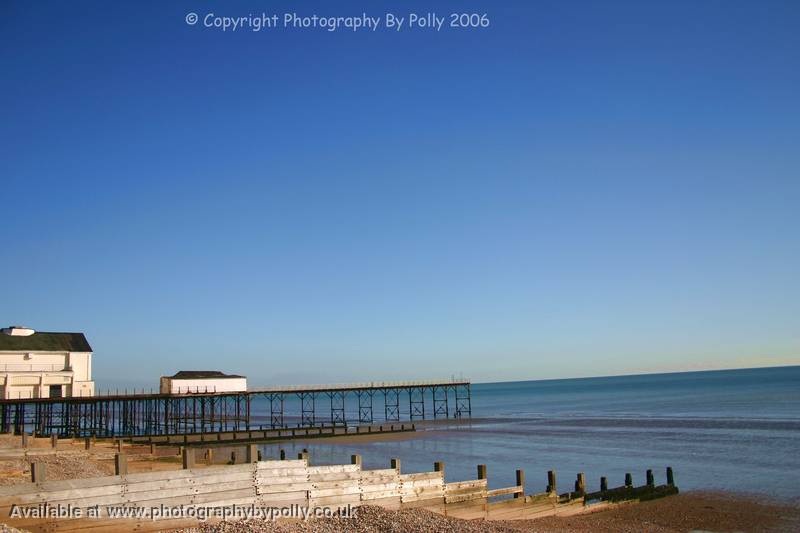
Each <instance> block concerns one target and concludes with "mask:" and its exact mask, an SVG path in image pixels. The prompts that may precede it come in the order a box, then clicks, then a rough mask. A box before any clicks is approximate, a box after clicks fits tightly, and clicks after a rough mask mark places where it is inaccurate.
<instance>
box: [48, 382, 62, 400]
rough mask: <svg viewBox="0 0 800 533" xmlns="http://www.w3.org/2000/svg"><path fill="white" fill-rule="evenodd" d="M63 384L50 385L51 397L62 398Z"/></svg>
mask: <svg viewBox="0 0 800 533" xmlns="http://www.w3.org/2000/svg"><path fill="white" fill-rule="evenodd" d="M61 388H62V386H61V385H50V397H51V398H61V396H62V393H61Z"/></svg>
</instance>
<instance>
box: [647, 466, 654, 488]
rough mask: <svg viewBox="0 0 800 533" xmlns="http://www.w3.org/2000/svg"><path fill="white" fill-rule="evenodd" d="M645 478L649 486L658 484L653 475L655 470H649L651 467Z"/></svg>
mask: <svg viewBox="0 0 800 533" xmlns="http://www.w3.org/2000/svg"><path fill="white" fill-rule="evenodd" d="M645 479H647V486H648V487H655V486H656V480H655V477H653V471H652V470H649V469H648V470H647V472H646V473H645Z"/></svg>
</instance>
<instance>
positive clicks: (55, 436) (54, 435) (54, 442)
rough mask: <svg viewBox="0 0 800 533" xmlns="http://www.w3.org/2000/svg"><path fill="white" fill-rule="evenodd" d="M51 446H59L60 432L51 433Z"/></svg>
mask: <svg viewBox="0 0 800 533" xmlns="http://www.w3.org/2000/svg"><path fill="white" fill-rule="evenodd" d="M50 447H51V448H58V433H51V434H50Z"/></svg>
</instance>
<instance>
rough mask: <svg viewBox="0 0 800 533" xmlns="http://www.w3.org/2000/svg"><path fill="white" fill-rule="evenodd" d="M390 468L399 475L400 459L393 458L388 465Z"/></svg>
mask: <svg viewBox="0 0 800 533" xmlns="http://www.w3.org/2000/svg"><path fill="white" fill-rule="evenodd" d="M389 464H390V465H391V467H392V468H394V469H395V470H397V473H398V474H399V473H400V459H397V458H394V459H392V461H391V463H389Z"/></svg>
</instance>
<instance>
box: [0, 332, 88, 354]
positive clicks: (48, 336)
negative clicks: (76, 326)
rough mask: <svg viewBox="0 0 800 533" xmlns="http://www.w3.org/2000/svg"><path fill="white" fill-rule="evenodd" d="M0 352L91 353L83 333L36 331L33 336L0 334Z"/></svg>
mask: <svg viewBox="0 0 800 533" xmlns="http://www.w3.org/2000/svg"><path fill="white" fill-rule="evenodd" d="M0 351H12V352H91V351H92V347H91V346H89V341H87V340H86V336H84V334H83V333H50V332H47V331H37V332H36V333H34V334H33V335H6V334H4V333H0Z"/></svg>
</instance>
